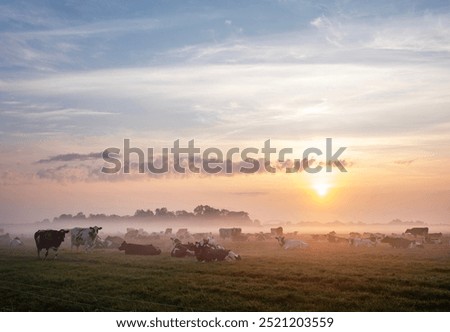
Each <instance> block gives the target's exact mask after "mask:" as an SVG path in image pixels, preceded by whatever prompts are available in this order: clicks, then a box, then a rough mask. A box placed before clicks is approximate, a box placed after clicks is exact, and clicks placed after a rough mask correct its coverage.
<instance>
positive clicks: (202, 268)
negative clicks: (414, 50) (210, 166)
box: [0, 240, 450, 311]
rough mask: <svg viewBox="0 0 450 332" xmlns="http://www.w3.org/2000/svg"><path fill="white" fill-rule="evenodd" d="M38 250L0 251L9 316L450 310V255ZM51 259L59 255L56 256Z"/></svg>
mask: <svg viewBox="0 0 450 332" xmlns="http://www.w3.org/2000/svg"><path fill="white" fill-rule="evenodd" d="M160 245H161V247H162V249H163V253H162V254H161V255H160V256H143V257H142V256H125V255H124V253H123V252H120V251H118V250H114V249H96V250H94V251H93V252H92V253H84V252H82V251H80V252H76V251H75V250H74V251H71V250H70V249H69V248H68V247H67V243H65V246H62V247H61V249H60V254H59V257H58V259H57V260H53V259H49V260H47V261H42V260H39V259H38V258H37V255H36V250H35V248H34V247H33V245H32V243H27V245H26V246H25V247H22V248H17V249H15V250H13V249H10V248H0V275H1V283H0V290H1V294H2V296H1V297H0V310H1V311H450V247H449V246H448V245H427V246H426V247H425V249H420V248H414V249H393V248H390V247H388V246H387V245H378V246H377V247H375V248H352V247H349V246H348V245H345V244H333V243H327V242H311V246H310V247H309V248H307V249H298V250H292V251H286V250H283V249H282V248H280V247H279V246H278V245H277V244H276V242H275V241H273V240H268V241H261V242H259V241H252V242H231V241H229V242H226V243H224V245H225V246H226V247H228V248H230V249H232V250H233V251H235V252H238V253H240V254H241V255H242V260H241V261H232V262H228V261H224V262H212V263H199V262H197V261H196V260H195V258H183V259H180V258H172V257H170V254H169V252H168V251H169V250H170V243H168V242H165V243H161V244H160ZM50 258H52V254H50Z"/></svg>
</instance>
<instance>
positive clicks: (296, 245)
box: [275, 236, 309, 250]
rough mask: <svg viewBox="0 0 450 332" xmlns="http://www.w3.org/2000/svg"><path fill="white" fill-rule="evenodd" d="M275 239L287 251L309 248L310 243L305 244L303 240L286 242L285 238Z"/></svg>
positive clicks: (278, 237)
mask: <svg viewBox="0 0 450 332" xmlns="http://www.w3.org/2000/svg"><path fill="white" fill-rule="evenodd" d="M275 239H277V240H278V244H279V245H280V247H283V248H284V249H285V250H288V249H296V248H307V247H308V246H309V245H308V243H306V242H303V241H302V240H286V239H285V238H284V236H281V237H280V236H277V237H276V238H275Z"/></svg>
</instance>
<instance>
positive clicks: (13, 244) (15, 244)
mask: <svg viewBox="0 0 450 332" xmlns="http://www.w3.org/2000/svg"><path fill="white" fill-rule="evenodd" d="M21 246H23V242H22V241H21V240H20V239H19V238H18V237H17V236H16V237H15V238H14V239H12V240H11V242H9V247H10V248H16V247H21Z"/></svg>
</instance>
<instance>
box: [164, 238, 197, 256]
mask: <svg viewBox="0 0 450 332" xmlns="http://www.w3.org/2000/svg"><path fill="white" fill-rule="evenodd" d="M171 240H172V241H173V244H174V247H173V249H172V251H171V252H170V256H172V257H179V258H183V257H187V256H195V244H194V243H191V242H188V243H181V241H180V240H179V239H174V238H171Z"/></svg>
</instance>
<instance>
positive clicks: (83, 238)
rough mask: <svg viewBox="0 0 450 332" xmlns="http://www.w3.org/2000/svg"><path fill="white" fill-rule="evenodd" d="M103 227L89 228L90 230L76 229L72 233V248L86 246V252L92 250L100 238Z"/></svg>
mask: <svg viewBox="0 0 450 332" xmlns="http://www.w3.org/2000/svg"><path fill="white" fill-rule="evenodd" d="M101 229H102V227H97V226H94V227H89V228H80V227H75V228H73V229H72V230H71V231H70V235H71V237H70V240H71V246H70V248H71V249H73V247H74V246H75V247H77V250H78V247H79V246H84V250H85V251H86V252H87V251H88V250H92V249H93V248H94V246H95V243H96V240H97V237H98V231H99V230H101Z"/></svg>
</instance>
